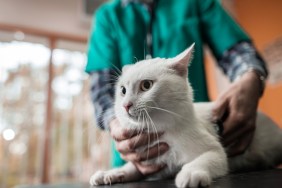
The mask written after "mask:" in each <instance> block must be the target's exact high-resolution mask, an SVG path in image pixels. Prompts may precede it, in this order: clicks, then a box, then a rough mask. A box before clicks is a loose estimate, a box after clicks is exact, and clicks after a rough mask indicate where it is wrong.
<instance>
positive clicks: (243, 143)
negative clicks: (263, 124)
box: [227, 133, 253, 157]
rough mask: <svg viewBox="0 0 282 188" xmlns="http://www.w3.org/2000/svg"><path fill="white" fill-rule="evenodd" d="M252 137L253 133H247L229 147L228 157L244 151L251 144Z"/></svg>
mask: <svg viewBox="0 0 282 188" xmlns="http://www.w3.org/2000/svg"><path fill="white" fill-rule="evenodd" d="M252 138H253V133H247V134H245V135H243V136H242V137H241V138H239V139H237V142H236V143H235V144H232V145H231V146H229V147H227V155H228V157H234V156H236V155H240V154H242V153H244V152H245V150H246V149H247V148H248V146H249V145H250V143H251V140H252Z"/></svg>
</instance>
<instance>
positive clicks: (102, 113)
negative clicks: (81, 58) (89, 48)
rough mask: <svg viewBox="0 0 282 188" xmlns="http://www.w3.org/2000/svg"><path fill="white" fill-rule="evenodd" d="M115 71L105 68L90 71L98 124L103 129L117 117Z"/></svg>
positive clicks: (91, 90)
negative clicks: (114, 107)
mask: <svg viewBox="0 0 282 188" xmlns="http://www.w3.org/2000/svg"><path fill="white" fill-rule="evenodd" d="M114 78H115V76H114V71H113V70H111V69H105V70H101V71H94V72H91V73H90V79H91V81H90V87H91V88H90V92H91V99H92V102H93V105H94V108H95V118H96V124H97V125H98V126H99V127H100V128H101V129H106V130H108V129H109V124H110V121H111V120H113V119H114V118H115V114H114V109H113V104H114V82H112V81H111V80H114Z"/></svg>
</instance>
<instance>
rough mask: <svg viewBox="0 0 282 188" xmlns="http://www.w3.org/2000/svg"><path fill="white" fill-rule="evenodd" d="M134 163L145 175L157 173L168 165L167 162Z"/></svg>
mask: <svg viewBox="0 0 282 188" xmlns="http://www.w3.org/2000/svg"><path fill="white" fill-rule="evenodd" d="M134 165H135V166H136V167H137V169H138V170H139V171H140V173H141V174H142V175H144V176H148V175H150V174H154V173H157V172H159V171H161V170H162V169H163V168H165V167H166V165H165V164H160V165H156V164H152V165H144V164H141V163H134Z"/></svg>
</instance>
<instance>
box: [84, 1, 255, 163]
mask: <svg viewBox="0 0 282 188" xmlns="http://www.w3.org/2000/svg"><path fill="white" fill-rule="evenodd" d="M150 19H151V18H150V13H149V12H148V10H147V9H146V8H145V6H144V5H142V4H141V3H128V4H124V3H122V2H121V0H114V1H111V2H108V3H106V4H104V5H102V6H101V7H100V8H99V9H98V10H97V11H96V14H95V17H94V19H93V24H92V32H91V35H90V39H89V48H88V63H87V66H86V72H92V71H97V70H103V69H109V68H114V67H117V68H119V69H121V68H122V66H124V65H126V64H132V63H135V62H136V60H142V59H144V58H145V53H146V32H147V29H148V27H149V24H150ZM249 40H250V38H249V36H248V35H247V34H246V33H245V32H244V31H243V30H242V28H241V27H240V26H239V25H238V24H237V23H236V22H235V21H234V20H233V19H232V18H231V17H230V16H229V14H228V13H227V12H226V11H225V10H224V9H223V8H222V6H221V5H220V3H219V2H218V1H217V0H158V1H157V3H156V8H155V16H154V20H153V25H152V45H153V46H152V47H153V54H152V56H153V57H162V58H169V57H174V56H176V55H177V54H179V53H180V52H182V51H183V50H185V49H186V48H187V47H189V46H190V45H191V44H192V43H195V53H194V58H193V60H192V63H190V65H189V74H188V77H189V81H190V82H191V85H192V87H193V89H194V97H195V99H194V100H195V101H196V102H199V101H208V100H209V98H208V92H207V87H206V77H205V70H204V63H203V45H204V44H207V45H208V46H209V48H210V49H211V51H212V52H213V54H214V56H215V58H216V59H220V58H221V57H222V55H223V53H224V52H225V51H226V50H228V49H229V48H231V47H232V46H233V45H235V44H237V43H238V42H241V41H249ZM118 163H119V162H117V164H118Z"/></svg>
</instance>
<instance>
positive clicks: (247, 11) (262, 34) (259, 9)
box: [206, 0, 282, 127]
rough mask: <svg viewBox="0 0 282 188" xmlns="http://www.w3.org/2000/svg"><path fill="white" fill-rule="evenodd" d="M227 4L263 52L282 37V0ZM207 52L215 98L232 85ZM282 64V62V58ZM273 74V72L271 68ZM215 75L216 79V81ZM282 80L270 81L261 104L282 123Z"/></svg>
mask: <svg viewBox="0 0 282 188" xmlns="http://www.w3.org/2000/svg"><path fill="white" fill-rule="evenodd" d="M223 5H224V6H225V7H226V8H227V10H228V11H229V12H230V13H231V14H232V15H233V16H234V17H235V19H236V20H237V21H238V22H239V24H240V25H241V26H242V27H243V28H244V29H245V30H246V32H247V33H249V35H250V36H251V37H252V39H253V42H254V44H255V45H256V47H257V49H258V50H259V51H260V52H263V51H264V49H265V48H267V47H268V46H269V44H271V43H272V42H273V41H274V40H277V39H278V38H282V13H281V9H282V1H281V0H268V1H264V0H244V1H242V0H224V1H223ZM211 61H213V60H212V59H211V57H210V56H207V64H206V69H207V74H208V83H209V92H210V97H211V98H212V99H213V100H214V99H215V98H216V97H217V96H218V94H219V93H220V92H221V91H222V90H223V89H225V88H226V87H227V86H228V83H227V82H226V79H223V77H222V73H220V71H219V70H217V69H216V68H215V66H214V65H213V64H212V63H211ZM280 64H281V66H282V62H280ZM270 77H271V72H270ZM214 78H215V80H216V81H213V79H214ZM281 99H282V80H281V81H280V82H277V83H275V84H273V83H269V82H267V85H266V90H265V93H264V95H263V97H262V99H261V101H260V105H259V108H260V109H261V110H262V111H263V112H265V113H266V114H268V115H269V116H270V117H271V118H272V119H273V120H274V121H275V122H277V123H278V124H279V125H280V127H282V100H281Z"/></svg>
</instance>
